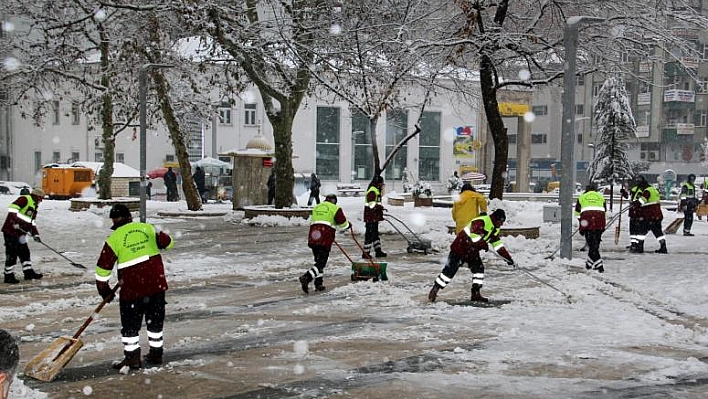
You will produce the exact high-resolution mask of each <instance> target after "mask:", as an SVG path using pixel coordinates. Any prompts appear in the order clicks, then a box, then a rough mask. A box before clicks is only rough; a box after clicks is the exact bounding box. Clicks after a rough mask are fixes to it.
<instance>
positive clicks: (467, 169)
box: [460, 165, 479, 175]
mask: <svg viewBox="0 0 708 399" xmlns="http://www.w3.org/2000/svg"><path fill="white" fill-rule="evenodd" d="M468 172H479V168H477V167H476V166H472V165H460V174H463V175H464V174H465V173H468Z"/></svg>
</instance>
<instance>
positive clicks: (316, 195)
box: [307, 173, 321, 206]
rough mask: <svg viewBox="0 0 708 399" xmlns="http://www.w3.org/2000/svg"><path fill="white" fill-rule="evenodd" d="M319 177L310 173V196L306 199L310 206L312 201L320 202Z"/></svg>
mask: <svg viewBox="0 0 708 399" xmlns="http://www.w3.org/2000/svg"><path fill="white" fill-rule="evenodd" d="M320 186H321V184H320V179H319V178H318V177H317V175H316V174H314V173H312V174H311V175H310V197H309V198H308V199H307V206H312V201H313V200H314V201H315V202H316V203H318V204H319V203H320Z"/></svg>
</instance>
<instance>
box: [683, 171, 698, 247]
mask: <svg viewBox="0 0 708 399" xmlns="http://www.w3.org/2000/svg"><path fill="white" fill-rule="evenodd" d="M695 183H696V175H694V174H693V173H691V174H690V175H688V178H687V179H686V181H685V182H683V183H682V184H681V194H679V200H680V204H679V206H680V208H681V210H682V211H683V235H685V236H688V237H692V236H693V233H691V226H693V213H694V212H696V208H698V196H697V193H696V185H695Z"/></svg>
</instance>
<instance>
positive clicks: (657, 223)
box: [642, 219, 665, 242]
mask: <svg viewBox="0 0 708 399" xmlns="http://www.w3.org/2000/svg"><path fill="white" fill-rule="evenodd" d="M662 220H663V219H645V220H644V222H645V223H644V230H642V235H647V233H649V232H650V231H651V233H652V234H654V237H656V239H657V240H659V241H660V242H661V241H664V239H665V237H664V231H663V230H662V229H661V221H662Z"/></svg>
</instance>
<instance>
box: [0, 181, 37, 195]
mask: <svg viewBox="0 0 708 399" xmlns="http://www.w3.org/2000/svg"><path fill="white" fill-rule="evenodd" d="M23 188H27V189H29V190H32V186H30V185H29V184H27V183H25V182H21V181H0V194H3V195H20V190H22V189H23Z"/></svg>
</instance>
